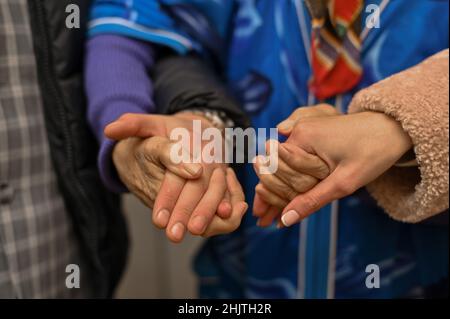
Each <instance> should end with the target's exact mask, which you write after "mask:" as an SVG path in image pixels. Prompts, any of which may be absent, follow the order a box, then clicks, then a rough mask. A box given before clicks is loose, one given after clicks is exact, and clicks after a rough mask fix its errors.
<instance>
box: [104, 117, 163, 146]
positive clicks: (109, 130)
mask: <svg viewBox="0 0 450 319" xmlns="http://www.w3.org/2000/svg"><path fill="white" fill-rule="evenodd" d="M163 118H164V116H162V115H150V114H135V113H127V114H124V115H122V116H121V117H120V118H119V119H117V120H116V121H114V122H112V123H110V124H109V125H107V126H106V127H105V130H104V133H105V136H106V137H108V138H110V139H112V140H122V139H124V138H129V137H141V138H146V137H150V136H165V135H166V129H165V125H164V121H163Z"/></svg>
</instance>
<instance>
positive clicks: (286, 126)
mask: <svg viewBox="0 0 450 319" xmlns="http://www.w3.org/2000/svg"><path fill="white" fill-rule="evenodd" d="M293 125H294V121H291V120H286V121H283V122H281V123H280V124H278V125H277V128H278V129H279V130H282V131H288V130H290V129H291V128H292V126H293Z"/></svg>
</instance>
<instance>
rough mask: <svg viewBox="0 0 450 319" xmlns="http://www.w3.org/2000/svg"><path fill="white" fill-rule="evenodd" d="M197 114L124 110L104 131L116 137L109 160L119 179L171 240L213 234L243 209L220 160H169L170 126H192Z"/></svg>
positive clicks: (227, 227)
mask: <svg viewBox="0 0 450 319" xmlns="http://www.w3.org/2000/svg"><path fill="white" fill-rule="evenodd" d="M193 119H198V120H200V121H201V122H202V127H203V126H204V127H210V125H209V123H208V121H207V120H205V119H204V118H203V117H199V116H198V115H190V114H179V115H173V116H162V115H143V114H127V115H124V116H122V117H121V118H120V119H119V120H117V121H115V122H113V123H111V124H110V125H109V126H107V127H106V129H105V135H106V136H108V137H109V138H111V139H114V140H119V142H118V143H117V145H116V147H115V148H114V151H113V161H114V164H115V166H116V168H117V171H118V174H119V177H120V178H121V180H122V181H123V182H124V184H125V185H126V186H127V187H128V189H129V190H130V191H131V192H133V193H134V194H135V195H136V196H137V197H139V198H140V199H141V200H142V201H143V202H144V203H145V204H146V205H147V206H149V207H151V208H153V223H154V224H155V225H156V226H157V227H159V228H165V229H166V234H167V237H168V238H169V239H170V240H171V241H173V242H180V241H182V239H183V237H184V235H185V233H186V232H187V230H189V231H190V232H191V233H192V234H194V235H202V236H206V237H207V236H213V235H216V234H222V233H228V232H231V231H233V230H235V229H236V228H237V227H238V226H239V224H240V221H241V219H242V216H243V214H244V213H245V211H246V209H247V204H246V203H245V201H244V194H243V191H242V188H241V187H240V184H239V182H238V181H237V179H236V176H235V174H234V172H233V171H232V170H231V169H227V166H226V165H225V164H218V163H211V164H206V163H202V162H201V163H183V162H181V163H179V164H176V163H174V162H173V160H172V159H171V149H172V146H173V145H174V142H173V141H171V140H170V139H169V136H170V132H171V131H172V129H174V128H180V127H182V128H186V129H188V130H192V120H193Z"/></svg>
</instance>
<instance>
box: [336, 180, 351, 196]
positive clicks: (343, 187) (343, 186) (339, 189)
mask: <svg viewBox="0 0 450 319" xmlns="http://www.w3.org/2000/svg"><path fill="white" fill-rule="evenodd" d="M335 189H336V194H337V195H338V196H339V197H342V196H347V195H350V194H352V193H353V192H354V191H355V190H356V188H355V187H354V185H353V182H352V181H351V180H349V179H340V180H338V181H336V182H335Z"/></svg>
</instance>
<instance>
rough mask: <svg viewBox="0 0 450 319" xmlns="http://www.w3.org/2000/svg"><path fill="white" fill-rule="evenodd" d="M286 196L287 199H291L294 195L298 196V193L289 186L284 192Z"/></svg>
mask: <svg viewBox="0 0 450 319" xmlns="http://www.w3.org/2000/svg"><path fill="white" fill-rule="evenodd" d="M286 196H287V198H288V199H289V201H291V200H293V199H294V198H295V197H297V196H298V193H297V192H296V191H295V190H293V189H292V188H289V189H288V190H287V192H286Z"/></svg>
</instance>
